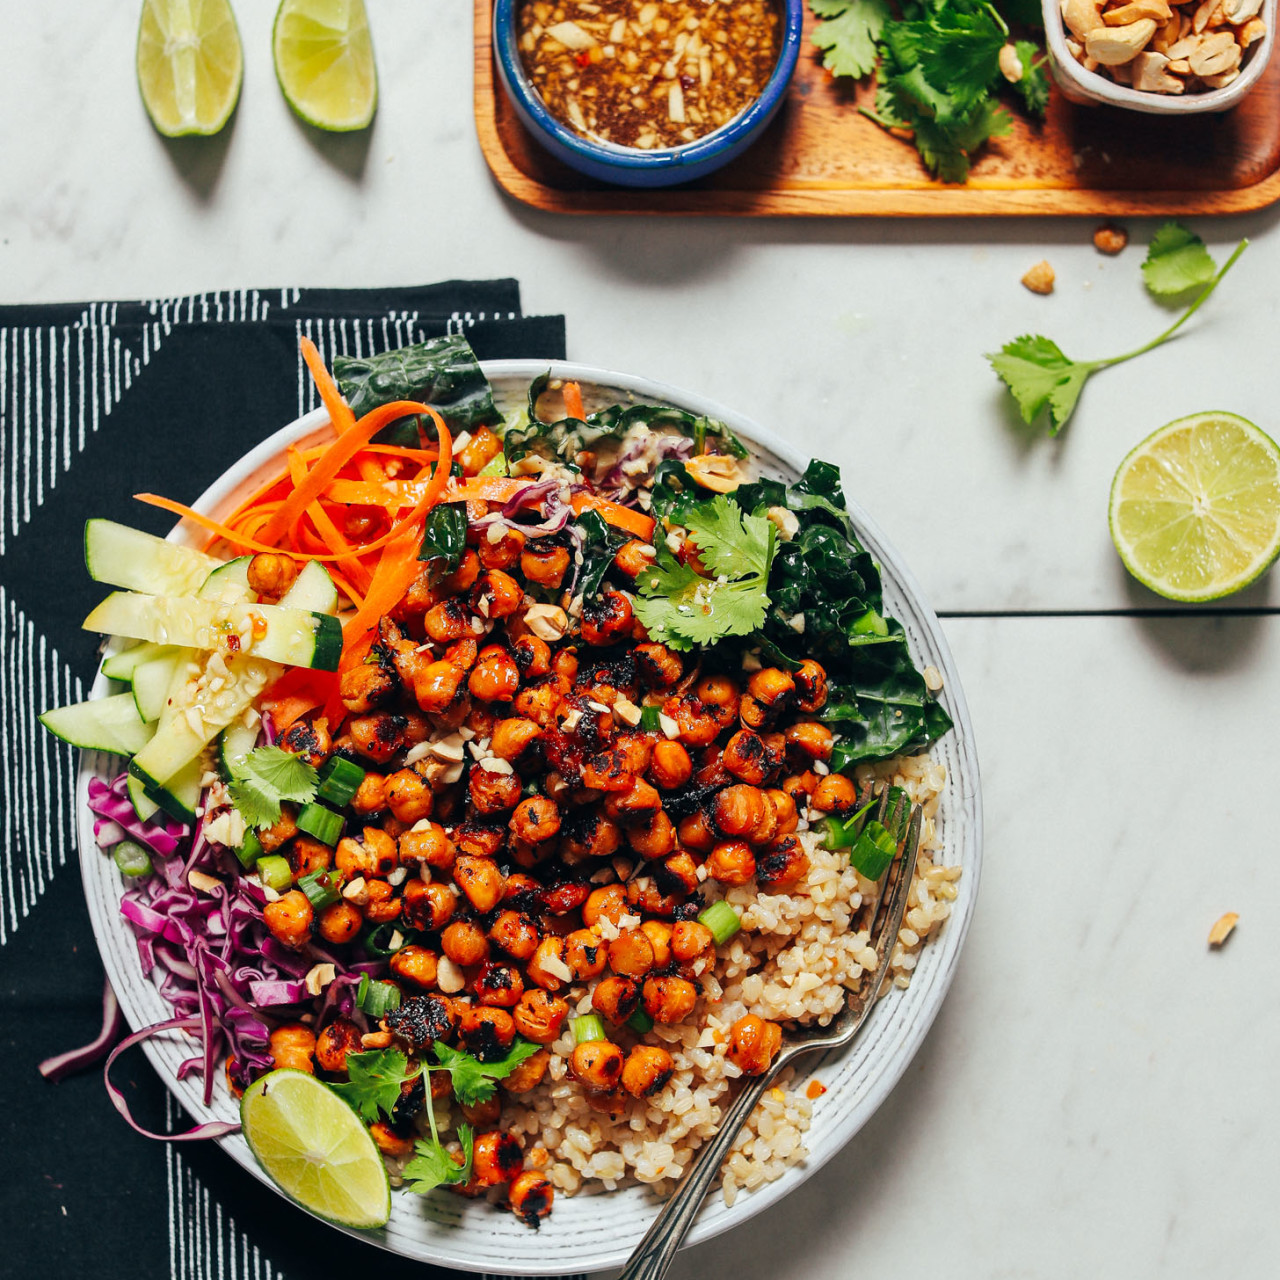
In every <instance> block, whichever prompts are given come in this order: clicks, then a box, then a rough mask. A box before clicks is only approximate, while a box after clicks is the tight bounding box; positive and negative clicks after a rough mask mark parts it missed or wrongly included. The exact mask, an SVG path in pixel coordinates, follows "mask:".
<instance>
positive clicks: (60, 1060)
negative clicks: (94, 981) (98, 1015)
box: [37, 980, 124, 1080]
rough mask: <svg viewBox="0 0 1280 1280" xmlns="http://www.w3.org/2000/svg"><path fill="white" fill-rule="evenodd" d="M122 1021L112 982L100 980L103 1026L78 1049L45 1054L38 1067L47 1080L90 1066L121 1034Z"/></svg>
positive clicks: (56, 1078) (97, 1060) (59, 1077)
mask: <svg viewBox="0 0 1280 1280" xmlns="http://www.w3.org/2000/svg"><path fill="white" fill-rule="evenodd" d="M123 1025H124V1015H123V1014H122V1013H121V1012H120V1002H119V1001H118V1000H117V999H116V993H115V992H114V991H112V990H111V983H109V982H107V981H105V980H104V981H103V983H102V1030H101V1031H99V1032H98V1034H97V1036H95V1037H94V1039H93V1040H91V1041H90V1042H89V1043H88V1044H86V1045H84V1046H83V1047H82V1048H79V1049H68V1050H67V1052H66V1053H59V1054H55V1055H54V1056H53V1057H52V1058H46V1059H45V1060H44V1061H43V1062H42V1063H41V1064H40V1066H39V1067H38V1068H37V1069H38V1070H39V1072H40V1074H41V1075H42V1076H44V1078H45V1079H46V1080H61V1079H62V1077H63V1076H69V1075H71V1073H72V1072H74V1071H80V1070H81V1069H82V1068H84V1067H91V1066H93V1064H94V1063H95V1062H99V1061H101V1059H102V1056H103V1054H105V1053H106V1052H107V1050H108V1049H110V1048H111V1046H112V1045H113V1044H114V1043H115V1042H116V1040H117V1039H118V1038H119V1036H120V1028H121V1027H122V1026H123Z"/></svg>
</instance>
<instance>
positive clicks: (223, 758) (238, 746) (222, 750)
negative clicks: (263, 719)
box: [216, 723, 258, 782]
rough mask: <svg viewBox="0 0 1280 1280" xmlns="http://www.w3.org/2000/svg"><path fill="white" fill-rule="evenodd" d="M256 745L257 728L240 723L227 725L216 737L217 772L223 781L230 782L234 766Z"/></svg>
mask: <svg viewBox="0 0 1280 1280" xmlns="http://www.w3.org/2000/svg"><path fill="white" fill-rule="evenodd" d="M257 745H258V731H257V729H248V728H246V727H245V726H244V725H243V724H241V723H236V724H233V725H229V726H228V727H227V728H225V729H223V731H222V733H221V735H220V736H219V738H218V754H217V757H216V759H217V762H218V772H219V773H220V774H221V775H222V780H223V782H230V781H231V777H232V774H233V772H234V769H235V766H236V765H237V764H238V763H239V762H240V761H241V760H243V759H244V758H245V756H246V755H248V753H249V752H250V751H252V750H253V749H254V747H256V746H257Z"/></svg>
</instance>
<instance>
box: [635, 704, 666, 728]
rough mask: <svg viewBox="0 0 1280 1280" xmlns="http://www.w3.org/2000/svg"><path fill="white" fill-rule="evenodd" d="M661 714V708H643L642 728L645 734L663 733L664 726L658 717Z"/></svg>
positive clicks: (641, 712)
mask: <svg viewBox="0 0 1280 1280" xmlns="http://www.w3.org/2000/svg"><path fill="white" fill-rule="evenodd" d="M661 714H662V708H661V707H641V708H640V728H641V729H642V730H643V731H644V732H645V733H661V732H662V726H661V725H660V724H659V723H658V717H659V716H660V715H661Z"/></svg>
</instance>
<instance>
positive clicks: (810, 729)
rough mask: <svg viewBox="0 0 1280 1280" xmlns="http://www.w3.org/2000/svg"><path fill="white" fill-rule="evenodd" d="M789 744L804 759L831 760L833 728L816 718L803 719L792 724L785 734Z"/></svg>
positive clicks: (796, 755)
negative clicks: (820, 722)
mask: <svg viewBox="0 0 1280 1280" xmlns="http://www.w3.org/2000/svg"><path fill="white" fill-rule="evenodd" d="M785 737H786V742H787V746H788V747H790V748H791V750H792V752H793V753H794V755H795V757H796V758H797V759H799V760H802V761H809V760H830V759H831V743H832V740H833V737H832V733H831V730H830V729H828V728H827V726H826V725H825V724H819V723H818V721H816V720H801V721H799V722H798V723H797V724H793V725H791V726H790V727H789V728H788V729H787V731H786V734H785Z"/></svg>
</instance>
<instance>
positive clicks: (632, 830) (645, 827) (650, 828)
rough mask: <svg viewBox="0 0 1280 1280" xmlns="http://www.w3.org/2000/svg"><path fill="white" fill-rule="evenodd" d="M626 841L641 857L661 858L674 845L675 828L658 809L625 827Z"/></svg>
mask: <svg viewBox="0 0 1280 1280" xmlns="http://www.w3.org/2000/svg"><path fill="white" fill-rule="evenodd" d="M627 843H628V844H629V845H630V846H631V848H632V849H634V850H635V852H636V853H638V854H639V855H640V856H641V857H642V858H662V857H665V856H666V855H667V854H668V853H670V852H671V851H672V850H673V849H674V848H675V847H676V829H675V827H674V826H673V825H672V823H671V819H670V818H668V817H667V815H666V814H665V813H664V812H663V811H662V810H661V809H659V810H658V811H657V813H653V814H650V815H649V817H647V818H644V819H641V820H640V821H639V822H632V823H631V824H630V825H629V826H628V827H627Z"/></svg>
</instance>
